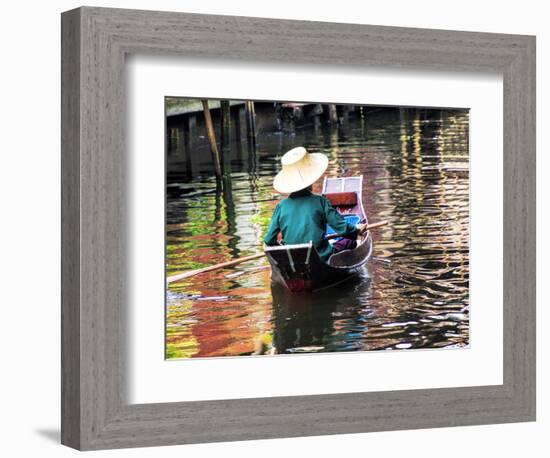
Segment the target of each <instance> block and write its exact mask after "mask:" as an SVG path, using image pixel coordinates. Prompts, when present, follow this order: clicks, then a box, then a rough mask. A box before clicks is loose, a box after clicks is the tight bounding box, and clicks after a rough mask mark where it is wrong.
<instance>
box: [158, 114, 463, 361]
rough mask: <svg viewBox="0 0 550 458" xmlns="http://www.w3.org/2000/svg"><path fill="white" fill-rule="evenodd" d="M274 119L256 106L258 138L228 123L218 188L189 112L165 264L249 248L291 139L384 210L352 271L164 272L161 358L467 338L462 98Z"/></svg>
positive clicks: (194, 264)
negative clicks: (300, 287) (305, 287)
mask: <svg viewBox="0 0 550 458" xmlns="http://www.w3.org/2000/svg"><path fill="white" fill-rule="evenodd" d="M272 119H273V109H271V108H269V107H266V108H264V110H263V111H262V109H259V110H258V112H257V122H258V129H259V133H258V136H257V139H256V142H257V148H256V151H253V150H252V149H251V148H249V147H248V143H247V141H246V136H245V135H241V136H239V135H236V134H235V133H234V134H233V135H232V138H231V141H230V142H229V143H228V145H227V146H226V147H225V155H224V157H225V158H224V164H225V170H226V172H227V173H228V175H229V176H230V180H227V179H226V180H225V186H224V187H223V190H220V189H219V188H217V186H216V180H215V179H214V176H213V171H212V165H211V159H210V149H209V145H208V140H207V138H206V133H205V131H204V126H202V125H201V123H200V122H198V123H197V126H196V130H195V131H194V132H192V134H193V138H187V139H184V138H183V137H181V138H179V139H175V140H174V139H173V138H172V139H171V140H172V141H169V142H168V144H169V147H168V150H169V151H168V155H167V202H166V218H167V219H166V244H167V245H166V265H167V275H172V274H175V273H178V272H181V271H185V270H190V269H196V268H199V267H204V266H208V265H212V264H216V263H220V262H224V261H229V260H231V259H234V258H237V257H241V256H246V255H251V254H255V253H259V252H261V246H262V237H263V234H264V233H265V230H266V227H267V224H268V222H269V218H270V215H271V212H272V210H273V208H274V207H275V205H276V203H277V201H278V199H280V196H279V195H277V194H276V193H275V191H274V190H273V188H272V181H273V177H274V176H275V174H276V173H277V171H278V170H279V165H280V162H279V161H280V158H281V156H282V154H284V153H285V152H286V151H287V150H289V149H291V148H293V147H295V146H300V145H303V146H305V147H306V148H307V149H308V150H309V151H310V152H322V153H324V154H326V155H327V156H328V157H329V160H330V163H329V169H328V172H327V173H328V175H329V176H353V175H360V174H362V175H363V176H364V183H365V187H364V190H363V203H364V206H365V209H366V212H367V215H368V217H369V220H370V221H371V222H375V221H379V220H383V219H385V220H388V221H389V222H390V224H389V225H387V226H384V227H381V228H379V229H376V230H374V231H373V233H372V234H373V240H374V250H373V256H372V258H371V259H370V261H369V262H368V264H367V266H366V268H365V269H364V271H363V273H362V274H361V275H360V276H359V277H358V278H355V279H352V280H350V281H348V282H346V283H343V284H340V285H338V287H335V288H332V289H328V290H324V291H322V292H320V293H317V294H315V293H313V294H301V295H290V294H288V293H286V292H285V291H284V290H282V289H281V288H278V287H272V285H271V281H270V273H271V272H270V269H269V267H268V263H267V260H266V259H265V258H261V259H258V260H255V261H251V262H248V263H245V264H241V265H239V266H237V267H233V268H228V269H222V270H218V271H214V272H209V273H205V274H202V275H197V276H195V277H192V278H189V279H186V280H183V281H180V282H178V283H172V284H170V285H169V287H168V288H167V296H166V358H167V359H174V358H189V357H212V356H238V355H251V354H291V353H315V352H338V351H365V350H399V351H401V350H406V349H419V348H423V349H425V348H431V349H435V348H458V347H464V346H467V345H468V343H469V173H468V167H469V165H468V164H469V160H468V151H469V145H468V126H469V118H468V111H467V110H440V109H437V110H436V109H429V110H426V109H398V108H378V109H376V108H372V107H371V108H369V109H365V110H363V111H362V113H361V112H359V111H354V112H352V113H351V114H350V115H349V117H348V119H347V120H346V121H345V122H343V123H342V125H340V126H338V127H334V126H330V125H329V124H328V123H318V122H315V123H314V122H307V119H306V120H305V121H304V122H302V125H297V126H295V125H290V126H283V127H284V128H283V130H279V129H278V128H277V127H276V126H273V123H272V122H271V121H272ZM215 121H216V119H215ZM215 125H216V127H217V126H219V124H215ZM169 131H170V130H169ZM218 133H219V132H217V134H218ZM239 137H240V138H239ZM243 137H244V138H243ZM314 190H316V191H319V190H320V183H317V184H316V186H315V187H314Z"/></svg>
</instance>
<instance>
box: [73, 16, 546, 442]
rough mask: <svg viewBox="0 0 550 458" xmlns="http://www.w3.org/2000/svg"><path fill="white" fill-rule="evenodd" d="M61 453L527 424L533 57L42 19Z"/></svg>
mask: <svg viewBox="0 0 550 458" xmlns="http://www.w3.org/2000/svg"><path fill="white" fill-rule="evenodd" d="M62 180H63V181H62V190H63V192H62V241H63V243H62V247H63V252H62V443H63V444H65V445H68V446H70V447H74V448H77V449H80V450H89V449H105V448H120V447H138V446H153V445H169V444H185V443H197V442H214V441H232V440H246V439H260V438H277V437H293V436H307V435H323V434H345V433H356V432H369V431H383V430H397V429H412V428H429V427H442V426H458V425H472V424H486V423H504V422H520V421H533V420H534V419H535V323H536V321H535V39H534V37H530V36H518V35H502V34H487V33H472V32H456V31H443V30H423V29H406V28H397V27H380V26H367V25H355V24H333V23H317V22H307V21H288V20H283V21H281V20H272V19H260V18H245V17H229V16H208V15H197V14H186V13H171V12H152V11H134V10H119V9H105V8H93V7H83V8H78V9H76V10H72V11H68V12H66V13H63V15H62Z"/></svg>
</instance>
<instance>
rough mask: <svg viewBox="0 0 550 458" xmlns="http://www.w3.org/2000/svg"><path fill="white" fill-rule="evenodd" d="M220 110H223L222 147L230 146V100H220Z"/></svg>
mask: <svg viewBox="0 0 550 458" xmlns="http://www.w3.org/2000/svg"><path fill="white" fill-rule="evenodd" d="M220 111H221V126H222V129H221V131H222V137H221V145H222V149H224V148H225V147H227V146H229V144H230V143H231V111H230V106H229V100H222V101H220Z"/></svg>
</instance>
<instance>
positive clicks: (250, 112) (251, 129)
mask: <svg viewBox="0 0 550 458" xmlns="http://www.w3.org/2000/svg"><path fill="white" fill-rule="evenodd" d="M246 135H247V137H248V145H249V149H251V150H255V149H256V112H255V110H254V102H253V101H252V100H247V101H246Z"/></svg>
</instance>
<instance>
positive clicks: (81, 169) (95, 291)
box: [61, 7, 535, 450]
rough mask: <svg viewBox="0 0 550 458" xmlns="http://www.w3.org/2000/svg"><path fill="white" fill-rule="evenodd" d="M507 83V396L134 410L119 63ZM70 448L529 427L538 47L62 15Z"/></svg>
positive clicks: (494, 392)
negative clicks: (237, 64) (185, 62)
mask: <svg viewBox="0 0 550 458" xmlns="http://www.w3.org/2000/svg"><path fill="white" fill-rule="evenodd" d="M129 53H154V54H173V55H180V56H201V57H209V58H224V59H247V60H254V61H268V62H271V63H281V62H286V63H288V62H298V63H302V64H303V63H311V64H343V65H352V66H353V65H356V66H362V65H363V66H366V65H376V66H396V67H407V68H419V69H442V70H449V71H459V70H469V71H472V70H473V71H483V72H487V71H489V72H498V73H502V74H503V77H504V355H503V357H504V374H503V380H504V383H503V385H495V386H472V387H463V388H444V389H422V390H410V391H408V390H407V391H384V392H376V393H373V392H370V393H368V392H367V393H352V394H329V395H315V396H294V397H279V398H263V399H238V400H224V401H201V402H183V403H165V404H143V405H130V404H128V402H127V401H126V396H125V386H126V380H125V377H126V370H125V335H126V326H127V324H126V320H125V316H126V315H125V313H126V312H125V311H126V305H127V293H126V289H125V284H126V282H125V279H126V271H127V265H126V256H125V254H126V252H127V245H126V239H125V227H126V214H125V213H126V207H125V202H126V197H127V191H126V184H125V179H126V170H125V163H126V154H127V153H126V150H125V138H124V130H125V107H126V105H125V87H124V81H125V78H124V71H125V70H124V68H125V64H124V62H125V56H126V55H127V54H129ZM62 247H63V248H62V428H61V431H62V434H61V437H62V443H63V444H66V445H68V446H71V447H74V448H77V449H82V450H84V449H104V448H117V447H137V446H152V445H166V444H183V443H195V442H214V441H231V440H244V439H261V438H276V437H292V436H308V435H322V434H339V433H358V432H367V431H382V430H397V429H411V428H430V427H442V426H456V425H473V424H485V423H505V422H520V421H530V420H534V419H535V38H534V37H532V36H519V35H502V34H489V33H472V32H455V31H443V30H423V29H410V28H397V27H380V26H367V25H350V24H333V23H319V22H307V21H288V20H272V19H259V18H245V17H230V16H209V15H197V14H185V13H171V12H152V11H133V10H119V9H106V8H90V7H83V8H79V9H76V10H72V11H68V12H65V13H63V15H62Z"/></svg>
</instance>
